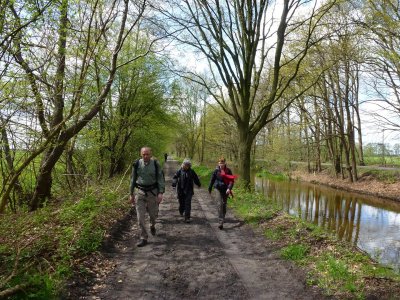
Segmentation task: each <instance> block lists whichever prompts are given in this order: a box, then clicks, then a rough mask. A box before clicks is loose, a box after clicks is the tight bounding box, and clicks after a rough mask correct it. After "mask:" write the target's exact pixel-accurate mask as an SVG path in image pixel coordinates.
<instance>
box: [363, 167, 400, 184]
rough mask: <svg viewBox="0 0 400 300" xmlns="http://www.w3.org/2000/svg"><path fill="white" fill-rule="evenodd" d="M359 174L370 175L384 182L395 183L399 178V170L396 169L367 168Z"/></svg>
mask: <svg viewBox="0 0 400 300" xmlns="http://www.w3.org/2000/svg"><path fill="white" fill-rule="evenodd" d="M361 176H363V177H365V176H372V177H373V178H375V179H377V180H379V181H382V182H385V183H395V182H397V181H399V180H400V172H399V171H398V170H379V169H369V170H366V171H364V172H362V175H361Z"/></svg>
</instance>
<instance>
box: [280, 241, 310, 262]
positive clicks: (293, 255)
mask: <svg viewBox="0 0 400 300" xmlns="http://www.w3.org/2000/svg"><path fill="white" fill-rule="evenodd" d="M308 251H309V247H308V246H307V245H302V244H294V245H289V246H287V247H284V248H282V249H281V256H282V257H283V258H284V259H287V260H293V261H301V260H303V259H304V258H305V257H306V255H307V252H308Z"/></svg>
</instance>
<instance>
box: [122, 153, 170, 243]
mask: <svg viewBox="0 0 400 300" xmlns="http://www.w3.org/2000/svg"><path fill="white" fill-rule="evenodd" d="M140 155H141V157H142V158H141V159H139V160H137V161H136V162H135V164H134V165H133V168H132V175H131V185H130V197H129V199H130V201H131V202H132V205H136V213H137V219H138V225H139V230H140V241H139V243H138V244H137V246H138V247H143V246H146V244H147V239H148V233H147V230H146V220H145V215H146V210H147V211H148V213H149V217H150V232H151V234H152V235H155V234H156V227H155V225H156V218H157V215H158V205H159V204H160V202H161V201H162V199H163V193H164V190H165V181H164V175H163V172H162V169H161V166H160V164H159V162H158V161H157V160H155V159H153V158H152V154H151V148H149V147H143V148H142V149H141V150H140Z"/></svg>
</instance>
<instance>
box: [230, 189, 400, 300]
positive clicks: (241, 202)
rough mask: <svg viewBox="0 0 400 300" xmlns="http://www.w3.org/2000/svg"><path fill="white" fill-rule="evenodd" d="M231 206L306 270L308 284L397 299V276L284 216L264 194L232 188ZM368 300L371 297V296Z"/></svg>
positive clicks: (339, 293)
mask: <svg viewBox="0 0 400 300" xmlns="http://www.w3.org/2000/svg"><path fill="white" fill-rule="evenodd" d="M228 203H229V206H230V208H232V209H233V210H234V211H235V214H236V215H237V216H239V217H240V218H242V219H243V220H244V221H245V222H247V223H250V224H252V225H253V226H256V227H257V228H259V229H261V230H262V232H263V233H264V235H265V237H266V238H267V239H268V240H269V243H270V245H271V247H274V249H276V251H279V253H280V255H281V257H282V258H283V259H287V260H291V261H293V262H294V263H295V264H297V265H298V266H300V267H301V268H303V269H305V270H306V271H307V274H308V275H307V283H308V284H310V285H317V286H319V287H320V288H322V289H323V290H324V291H325V293H326V294H327V295H330V296H334V297H335V298H338V299H367V298H371V297H372V298H374V299H396V297H398V295H399V294H400V275H399V274H397V273H396V272H394V271H393V270H392V269H390V268H387V267H383V266H380V265H379V264H377V263H375V262H374V261H373V260H372V259H371V258H370V257H369V256H368V255H366V254H364V253H363V252H361V251H359V250H358V249H356V248H354V247H352V246H351V245H350V244H348V243H346V242H343V241H339V240H337V239H336V238H335V236H334V235H332V234H330V233H328V232H326V231H324V230H323V229H322V228H320V227H318V226H316V225H314V224H311V223H308V222H305V221H303V220H301V219H299V218H296V217H292V216H289V215H287V214H286V213H284V212H281V211H279V209H278V208H277V207H276V206H274V204H273V203H272V202H271V201H269V200H268V199H266V198H265V197H264V196H263V195H261V194H257V193H254V192H246V191H245V190H244V189H241V188H238V187H236V188H235V197H234V198H233V199H230V200H229V202H228ZM372 298H371V299H372Z"/></svg>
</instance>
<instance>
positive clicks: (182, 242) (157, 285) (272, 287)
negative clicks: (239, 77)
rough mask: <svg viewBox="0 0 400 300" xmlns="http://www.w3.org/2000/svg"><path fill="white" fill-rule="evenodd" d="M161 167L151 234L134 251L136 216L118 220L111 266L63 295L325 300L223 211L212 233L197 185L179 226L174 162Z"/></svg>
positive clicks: (108, 254)
mask: <svg viewBox="0 0 400 300" xmlns="http://www.w3.org/2000/svg"><path fill="white" fill-rule="evenodd" d="M164 168H165V169H164V171H165V175H166V181H167V184H166V192H165V194H164V201H163V202H162V203H161V205H160V212H159V219H158V223H157V225H156V229H157V234H156V236H154V237H153V236H150V238H149V243H148V245H147V246H145V247H143V248H137V247H136V246H135V244H136V242H137V240H138V231H137V226H136V216H135V215H134V214H133V215H132V216H133V217H132V218H127V220H125V221H124V222H121V224H120V228H119V230H118V231H117V232H116V233H117V234H116V235H114V239H112V240H111V243H108V244H107V245H106V247H105V249H104V253H103V256H104V260H107V261H108V263H107V265H108V266H110V265H112V266H113V268H112V271H110V272H106V271H104V272H103V276H99V277H97V278H95V279H94V280H93V281H92V283H91V284H90V285H89V286H85V287H84V288H81V289H79V292H78V289H75V290H74V291H70V295H69V297H66V298H68V299H107V300H108V299H325V298H324V297H323V296H322V294H321V293H320V291H318V290H317V289H315V288H311V287H308V286H307V285H306V284H305V274H304V273H303V272H301V271H300V270H298V268H297V267H295V266H293V265H292V264H290V263H289V262H286V261H282V260H281V259H279V256H278V254H277V252H276V249H273V248H271V246H269V244H268V241H266V240H265V239H264V238H263V237H262V236H261V235H260V234H259V233H255V232H253V230H252V229H251V228H249V227H248V226H247V225H244V224H243V222H241V221H240V220H238V219H236V218H235V217H234V216H233V215H232V214H231V213H230V212H228V214H227V222H226V224H225V226H224V229H223V230H219V229H218V227H217V225H218V223H217V207H216V204H215V202H214V200H213V197H212V196H210V195H209V194H208V192H207V190H206V189H205V188H202V189H197V188H196V189H195V195H194V197H193V202H192V218H193V220H192V222H191V223H190V224H186V223H184V222H183V219H182V217H180V216H179V213H178V202H177V200H176V197H175V194H174V193H173V190H172V187H171V176H172V175H173V173H174V172H175V171H176V170H177V168H178V163H177V162H176V161H168V162H167V163H166V164H165V167H164ZM105 269H106V267H105ZM71 288H72V287H71ZM72 289H73V288H72Z"/></svg>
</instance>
